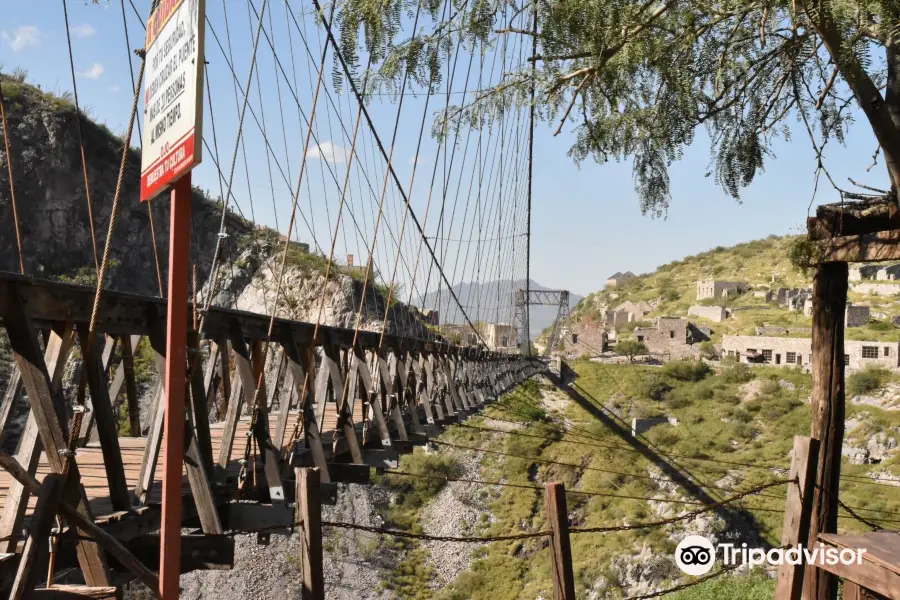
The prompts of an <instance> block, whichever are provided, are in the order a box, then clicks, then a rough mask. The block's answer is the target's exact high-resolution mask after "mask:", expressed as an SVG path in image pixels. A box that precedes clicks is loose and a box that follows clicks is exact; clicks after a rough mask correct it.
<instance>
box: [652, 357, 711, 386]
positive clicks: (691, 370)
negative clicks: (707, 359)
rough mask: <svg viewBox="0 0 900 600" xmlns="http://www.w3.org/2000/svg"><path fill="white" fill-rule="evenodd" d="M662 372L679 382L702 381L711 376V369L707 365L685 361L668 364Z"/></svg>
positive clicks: (674, 361)
mask: <svg viewBox="0 0 900 600" xmlns="http://www.w3.org/2000/svg"><path fill="white" fill-rule="evenodd" d="M662 372H663V374H664V375H665V376H666V377H670V378H672V379H676V380H678V381H700V380H701V379H703V378H704V377H706V376H707V375H709V374H710V372H711V369H710V368H709V366H708V365H707V364H706V363H702V362H698V361H696V360H688V359H685V360H673V361H670V362H667V363H666V364H665V365H664V366H663V368H662Z"/></svg>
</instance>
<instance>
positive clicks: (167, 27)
mask: <svg viewBox="0 0 900 600" xmlns="http://www.w3.org/2000/svg"><path fill="white" fill-rule="evenodd" d="M205 12H206V2H205V0H160V2H159V5H158V6H157V7H156V10H154V11H153V14H151V15H150V19H149V21H147V39H146V42H145V45H144V48H146V50H147V56H146V58H145V63H146V64H145V67H144V69H145V74H144V77H145V82H146V83H145V86H144V140H143V153H142V157H141V201H144V200H150V199H151V198H153V197H154V196H156V195H157V194H158V193H159V192H161V191H162V190H163V189H165V188H166V186H168V185H170V184H172V183H173V182H174V181H175V180H177V179H178V178H179V177H181V176H182V175H184V174H185V173H187V172H188V171H190V170H191V169H193V168H194V166H196V165H197V164H199V163H200V159H201V154H202V152H201V147H202V144H201V140H202V128H203V65H204V62H203V33H204V20H205V17H204V15H205Z"/></svg>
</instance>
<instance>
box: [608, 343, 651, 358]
mask: <svg viewBox="0 0 900 600" xmlns="http://www.w3.org/2000/svg"><path fill="white" fill-rule="evenodd" d="M616 353H617V354H618V355H620V356H627V357H628V361H629V362H631V363H633V362H634V357H635V356H644V355H646V354H650V351H649V350H648V349H647V346H646V345H645V344H644V343H643V342H638V341H637V340H628V339H626V340H622V341H620V342H619V343H618V344H616Z"/></svg>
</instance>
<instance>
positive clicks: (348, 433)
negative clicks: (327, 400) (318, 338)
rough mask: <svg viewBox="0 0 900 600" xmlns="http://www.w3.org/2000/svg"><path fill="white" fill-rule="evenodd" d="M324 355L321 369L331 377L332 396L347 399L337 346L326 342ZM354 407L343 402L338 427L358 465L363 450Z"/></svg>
mask: <svg viewBox="0 0 900 600" xmlns="http://www.w3.org/2000/svg"><path fill="white" fill-rule="evenodd" d="M323 349H324V353H323V355H322V366H321V368H322V369H323V370H325V371H327V373H328V375H329V377H328V381H330V383H331V390H332V395H333V397H334V398H338V397H339V396H338V394H342V396H341V397H342V398H346V395H345V394H344V376H343V373H341V367H340V365H341V357H340V351H339V350H338V348H337V346H335V345H334V344H332V343H330V342H326V343H325V344H324V348H323ZM351 380H352V378H351ZM318 393H319V390H318V388H316V398H317V399H318V398H319V395H318ZM323 398H324V396H323ZM352 410H353V407H352V405H350V404H349V403H348V402H346V401H343V400H342V401H341V406H340V407H339V410H338V427H337V429H338V430H339V431H340V432H341V433H343V434H344V439H345V440H346V442H347V446H348V449H349V450H350V456H351V457H352V459H353V462H354V463H356V464H362V462H363V457H362V450H361V449H360V447H359V439H358V438H357V437H356V427H354V425H353V413H352ZM337 442H338V436H337V435H336V436H335V437H334V444H335V447H336V446H337ZM335 454H336V452H335Z"/></svg>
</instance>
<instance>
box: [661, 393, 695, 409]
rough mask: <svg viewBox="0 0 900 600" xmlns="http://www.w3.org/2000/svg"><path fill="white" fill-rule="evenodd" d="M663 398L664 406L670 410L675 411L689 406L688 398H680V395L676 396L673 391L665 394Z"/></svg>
mask: <svg viewBox="0 0 900 600" xmlns="http://www.w3.org/2000/svg"><path fill="white" fill-rule="evenodd" d="M665 398H666V406H667V407H668V408H670V409H671V410H676V409H679V408H684V407H686V406H690V405H691V400H690V398H687V397H685V396H682V395H681V394H677V393H675V392H674V391H670V392H669V393H667V394H666V396H665Z"/></svg>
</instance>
